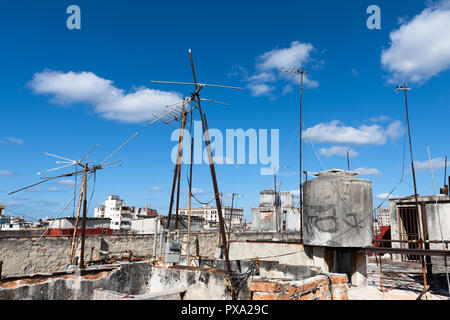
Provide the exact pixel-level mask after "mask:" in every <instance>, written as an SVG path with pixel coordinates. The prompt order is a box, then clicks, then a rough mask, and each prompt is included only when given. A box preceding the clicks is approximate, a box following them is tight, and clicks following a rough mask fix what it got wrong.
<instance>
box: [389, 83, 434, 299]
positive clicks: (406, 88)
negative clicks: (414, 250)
mask: <svg viewBox="0 0 450 320" xmlns="http://www.w3.org/2000/svg"><path fill="white" fill-rule="evenodd" d="M409 90H411V88H408V86H407V84H406V83H405V84H404V85H403V86H397V87H396V88H395V91H396V92H399V91H403V92H404V95H405V109H406V123H407V126H408V137H409V150H410V153H411V170H412V176H413V182H414V198H415V201H416V211H417V215H416V218H417V225H418V226H420V220H419V212H420V211H419V198H418V194H417V184H416V173H415V170H414V158H413V150H412V142H411V129H410V125H409V112H408V91H409ZM418 235H419V240H418V242H419V248H420V249H424V247H423V244H422V243H423V239H422V236H423V235H422V236H421V235H420V231H418ZM421 262H422V275H423V286H424V292H425V291H426V290H428V286H427V272H426V271H425V259H424V257H423V256H421ZM427 264H428V263H427Z"/></svg>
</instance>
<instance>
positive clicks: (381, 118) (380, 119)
mask: <svg viewBox="0 0 450 320" xmlns="http://www.w3.org/2000/svg"><path fill="white" fill-rule="evenodd" d="M369 120H370V121H371V122H387V121H391V120H392V119H391V118H390V117H388V116H385V115H381V116H378V117H372V118H370V119H369Z"/></svg>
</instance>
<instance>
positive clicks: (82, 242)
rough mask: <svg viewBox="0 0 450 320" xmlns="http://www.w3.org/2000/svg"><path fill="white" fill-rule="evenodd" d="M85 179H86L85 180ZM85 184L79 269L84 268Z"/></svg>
mask: <svg viewBox="0 0 450 320" xmlns="http://www.w3.org/2000/svg"><path fill="white" fill-rule="evenodd" d="M87 169H88V165H87V164H85V165H84V175H85V177H86V174H87ZM85 179H86V178H85ZM86 187H87V182H86V183H85V184H84V192H83V197H84V199H83V223H82V227H81V252H80V268H84V241H85V237H86V207H87V197H86V191H87V188H86Z"/></svg>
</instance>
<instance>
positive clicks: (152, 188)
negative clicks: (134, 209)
mask: <svg viewBox="0 0 450 320" xmlns="http://www.w3.org/2000/svg"><path fill="white" fill-rule="evenodd" d="M162 189H163V187H159V186H156V187H151V188H150V190H151V191H161V190H162Z"/></svg>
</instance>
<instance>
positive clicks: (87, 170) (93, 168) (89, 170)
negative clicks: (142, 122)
mask: <svg viewBox="0 0 450 320" xmlns="http://www.w3.org/2000/svg"><path fill="white" fill-rule="evenodd" d="M138 134H139V133H138V132H136V133H135V134H133V135H132V136H131V137H130V138H129V139H128V140H126V141H125V142H124V143H122V144H121V145H120V146H119V147H118V148H117V149H115V150H114V151H113V152H112V153H111V154H109V155H108V156H107V157H106V158H105V159H104V160H103V161H102V162H100V163H99V164H97V165H96V164H95V161H85V160H86V159H87V157H88V156H89V154H90V153H91V152H92V151H94V149H96V148H97V147H98V145H95V146H94V147H93V148H92V149H91V150H89V152H88V153H86V154H85V155H84V156H83V157H81V158H80V159H79V160H72V159H69V158H67V157H62V156H59V155H55V154H51V153H48V152H44V154H45V155H48V156H51V157H54V158H57V159H60V160H64V161H56V163H57V164H64V166H60V167H56V168H53V169H49V170H45V171H41V172H38V173H37V174H38V175H41V174H42V173H47V172H53V171H57V170H61V169H64V168H68V167H70V166H73V165H75V166H77V167H78V166H79V167H81V168H82V169H81V170H75V171H73V172H69V173H65V174H60V175H58V176H54V177H47V178H42V179H43V180H42V181H40V182H37V183H33V184H31V185H29V186H26V187H23V188H21V189H18V190H15V191H13V192H10V193H9V195H11V194H14V193H17V192H20V191H23V190H26V189H29V188H32V187H34V186H36V185H39V184H42V183H45V182H48V181H51V180H55V179H58V178H63V177H73V176H78V175H82V176H83V180H82V183H81V188H80V191H78V193H76V194H75V195H74V196H73V198H72V199H70V201H69V202H68V203H67V205H66V206H65V207H64V209H63V210H61V212H60V213H59V215H58V216H57V217H56V219H58V218H59V217H60V216H61V215H62V213H63V212H64V211H65V209H66V208H67V207H68V205H69V204H70V203H71V202H72V201H73V200H74V199H75V198H76V197H77V195H78V194H80V197H79V201H78V209H77V216H76V220H75V225H74V231H73V235H72V242H71V247H70V256H69V264H71V263H72V260H73V259H72V258H73V252H74V246H75V237H76V233H77V231H78V221H79V216H80V211H81V203H82V202H83V219H82V227H81V249H80V250H81V252H80V267H81V268H84V267H85V263H84V243H85V236H86V214H87V212H86V211H87V192H86V191H87V182H88V180H89V179H90V178H91V177H92V176H93V175H95V174H96V172H97V171H98V170H103V169H109V168H114V167H119V166H121V164H119V162H121V161H122V160H121V159H120V160H115V161H111V162H108V161H109V160H110V159H111V158H112V157H113V156H114V155H115V154H116V153H117V152H119V150H121V149H122V148H123V147H124V146H125V145H127V144H128V143H129V142H130V141H131V140H132V139H133V138H134V137H136V136H137V135H138ZM89 163H92V165H90V166H89ZM88 175H89V177H88ZM56 219H55V220H53V222H52V223H51V224H49V226H48V227H47V228H46V230H45V231H44V232H43V233H42V235H41V236H40V237H39V239H38V241H37V242H36V243H39V241H40V240H41V239H42V237H43V236H44V235H45V234H46V233H47V231H48V230H49V229H50V228H51V226H52V225H53V223H54V222H55V221H56Z"/></svg>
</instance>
